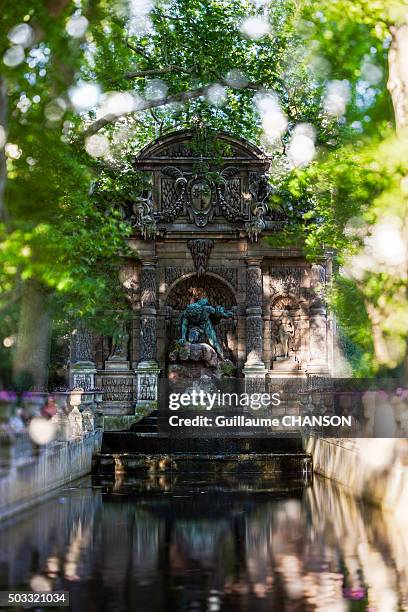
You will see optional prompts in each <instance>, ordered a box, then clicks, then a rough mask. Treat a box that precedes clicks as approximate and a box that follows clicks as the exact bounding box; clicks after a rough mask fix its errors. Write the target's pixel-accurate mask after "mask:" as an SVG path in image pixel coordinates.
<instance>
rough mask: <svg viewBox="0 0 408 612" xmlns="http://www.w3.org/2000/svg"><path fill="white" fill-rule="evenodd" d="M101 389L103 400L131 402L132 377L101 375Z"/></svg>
mask: <svg viewBox="0 0 408 612" xmlns="http://www.w3.org/2000/svg"><path fill="white" fill-rule="evenodd" d="M102 389H103V399H104V401H105V402H131V401H132V400H133V378H130V377H124V376H121V377H119V376H109V377H107V376H103V377H102Z"/></svg>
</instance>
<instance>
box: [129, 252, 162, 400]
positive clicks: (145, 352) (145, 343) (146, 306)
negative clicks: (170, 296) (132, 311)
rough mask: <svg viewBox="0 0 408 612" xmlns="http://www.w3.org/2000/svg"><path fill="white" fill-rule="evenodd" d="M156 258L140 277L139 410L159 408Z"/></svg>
mask: <svg viewBox="0 0 408 612" xmlns="http://www.w3.org/2000/svg"><path fill="white" fill-rule="evenodd" d="M156 265H157V258H156V257H152V258H151V259H144V260H143V261H142V269H141V274H140V360H139V363H138V365H137V367H136V370H135V371H136V376H137V403H136V408H146V407H151V408H156V407H157V397H158V389H157V386H158V377H159V372H160V369H159V366H158V364H157V274H156Z"/></svg>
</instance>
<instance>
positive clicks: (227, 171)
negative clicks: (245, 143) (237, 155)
mask: <svg viewBox="0 0 408 612" xmlns="http://www.w3.org/2000/svg"><path fill="white" fill-rule="evenodd" d="M237 174H238V175H239V170H238V168H235V167H234V166H228V167H227V168H224V170H223V171H222V172H220V174H219V178H218V180H217V181H216V190H217V199H218V208H219V213H220V214H221V215H222V216H223V217H225V218H226V219H227V220H228V221H243V219H244V217H243V215H242V210H241V180H240V179H239V178H234V177H236V176H237Z"/></svg>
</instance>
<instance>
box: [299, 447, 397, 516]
mask: <svg viewBox="0 0 408 612" xmlns="http://www.w3.org/2000/svg"><path fill="white" fill-rule="evenodd" d="M305 447H306V450H307V452H309V453H311V454H312V456H313V466H314V470H315V472H316V473H317V474H321V475H322V476H325V477H326V478H330V479H331V480H333V481H334V482H335V483H337V484H340V485H341V486H342V487H345V488H346V489H347V491H348V492H349V493H350V494H351V495H352V496H353V497H356V498H357V499H362V500H365V501H368V502H370V503H372V504H375V505H377V506H381V507H382V508H383V509H385V510H387V511H390V512H392V513H393V514H394V515H396V516H397V517H398V516H400V517H401V518H406V508H407V504H408V442H407V440H405V439H399V438H376V439H354V440H344V439H328V438H314V437H311V438H309V439H308V440H306V444H305Z"/></svg>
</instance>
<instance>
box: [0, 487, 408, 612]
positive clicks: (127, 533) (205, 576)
mask: <svg viewBox="0 0 408 612" xmlns="http://www.w3.org/2000/svg"><path fill="white" fill-rule="evenodd" d="M199 478H200V479H198V477H197V480H194V478H192V477H190V479H189V480H186V479H185V478H183V479H181V477H176V478H175V479H173V480H168V479H167V478H163V477H161V478H160V479H151V480H146V481H143V480H133V481H132V480H124V481H122V482H118V481H116V483H114V482H109V481H106V482H102V483H98V486H95V481H94V483H93V485H94V486H92V482H91V479H84V480H82V481H80V482H79V483H78V485H77V486H76V487H72V488H69V489H65V490H64V491H63V492H62V493H60V495H59V496H58V497H56V498H55V499H53V500H51V501H50V502H47V503H44V504H43V505H41V506H40V507H38V508H36V509H34V510H32V511H30V512H28V513H26V514H25V515H23V516H22V517H20V518H19V520H18V522H15V523H12V522H9V523H8V524H4V525H2V526H1V528H0V542H1V547H0V590H5V589H7V588H14V589H18V588H20V589H29V588H38V589H39V588H42V589H44V588H50V589H66V590H69V591H70V593H71V609H72V610H73V611H74V612H76V611H79V610H81V611H82V610H87V611H93V610H95V611H96V610H98V611H99V610H106V611H108V610H109V612H116V611H117V612H119V611H127V610H132V611H137V612H138V611H140V612H142V611H143V612H144V611H146V610H148V611H149V612H150V611H152V612H162V611H163V612H164V611H167V610H169V611H172V612H178V611H180V612H184V611H186V612H187V611H190V610H191V611H192V612H204V611H205V612H217V611H225V612H232V611H234V612H236V611H240V612H246V611H248V612H253V611H260V612H263V611H265V612H266V611H268V612H270V611H279V612H281V611H282V612H285V611H289V612H297V611H307V612H308V611H312V610H319V611H330V612H337V611H346V610H353V611H356V610H370V611H377V612H393V611H394V610H395V611H396V612H397V611H399V610H408V601H407V594H408V535H406V533H405V531H404V530H403V529H401V530H399V528H398V525H396V523H395V522H393V521H391V520H388V521H387V520H386V519H385V517H384V515H382V514H381V513H380V511H378V510H375V509H373V508H367V507H364V506H362V505H359V504H357V503H356V502H355V501H354V500H353V499H351V498H349V497H347V496H345V495H344V493H341V492H339V491H338V490H337V489H335V488H334V487H333V486H332V485H331V484H330V483H329V482H328V481H326V480H320V479H316V480H315V483H314V485H313V487H311V488H309V489H306V490H304V491H303V492H302V491H300V492H299V491H296V490H295V491H293V492H292V493H290V492H289V493H288V492H287V491H280V492H276V491H275V492H273V490H272V489H273V487H271V483H268V482H265V481H263V482H261V483H256V484H254V483H253V482H250V481H249V482H244V481H240V482H239V483H236V482H235V483H233V486H231V483H228V482H215V481H206V480H203V479H202V477H201V476H200V477H199Z"/></svg>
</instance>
